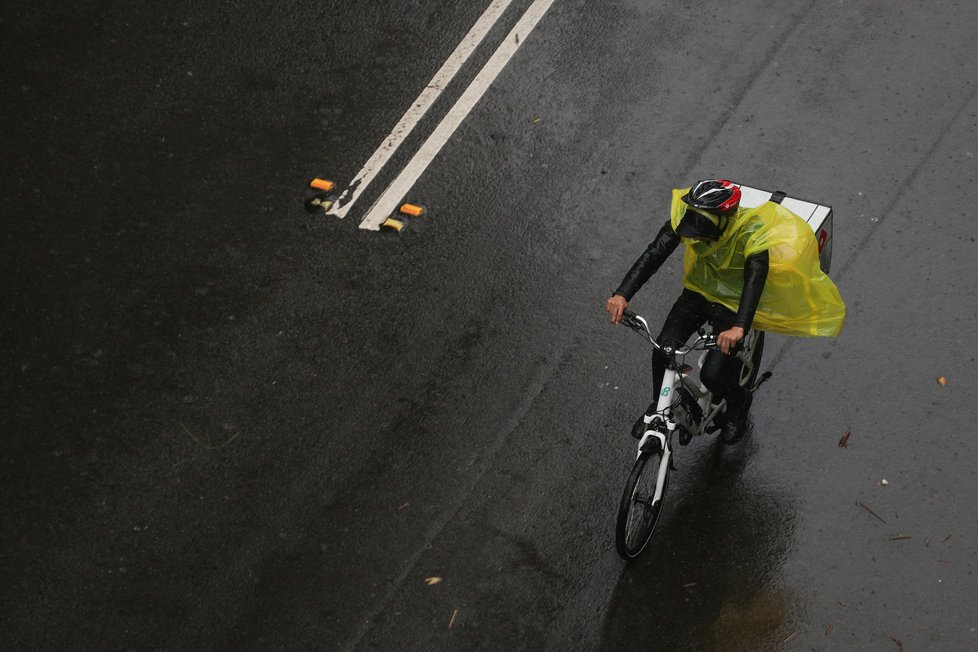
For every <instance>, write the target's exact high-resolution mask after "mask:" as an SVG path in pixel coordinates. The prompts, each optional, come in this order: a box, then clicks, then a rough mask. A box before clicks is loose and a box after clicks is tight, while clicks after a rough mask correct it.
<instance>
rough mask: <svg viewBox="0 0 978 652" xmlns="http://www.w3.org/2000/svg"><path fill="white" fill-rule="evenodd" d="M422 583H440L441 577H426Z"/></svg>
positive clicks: (431, 584) (432, 584) (430, 584)
mask: <svg viewBox="0 0 978 652" xmlns="http://www.w3.org/2000/svg"><path fill="white" fill-rule="evenodd" d="M424 583H425V584H427V585H428V586H434V585H435V584H441V578H440V577H428V578H426V579H425V581H424Z"/></svg>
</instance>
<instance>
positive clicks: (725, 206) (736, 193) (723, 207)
mask: <svg viewBox="0 0 978 652" xmlns="http://www.w3.org/2000/svg"><path fill="white" fill-rule="evenodd" d="M719 181H720V183H722V184H723V186H724V187H725V188H730V190H732V191H733V194H732V195H730V199H728V200H727V201H725V202H723V203H722V204H720V205H719V206H717V210H719V211H727V210H730V209H731V208H733V207H734V206H736V205H737V204H739V203H740V194H741V193H740V188H738V187H737V186H735V185H734V184H732V183H731V182H729V181H726V180H723V179H720V180H719Z"/></svg>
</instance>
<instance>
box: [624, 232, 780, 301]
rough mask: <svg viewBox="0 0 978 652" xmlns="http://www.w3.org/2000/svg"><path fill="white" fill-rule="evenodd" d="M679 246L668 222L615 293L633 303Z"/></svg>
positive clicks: (677, 239)
mask: <svg viewBox="0 0 978 652" xmlns="http://www.w3.org/2000/svg"><path fill="white" fill-rule="evenodd" d="M678 246H679V234H677V233H676V232H675V231H674V230H673V228H672V224H671V223H670V222H669V221H666V223H665V224H664V225H663V226H662V228H661V229H659V233H658V235H656V236H655V240H653V241H652V244H650V245H649V246H648V248H647V249H646V250H645V253H643V254H642V255H641V256H639V257H638V260H636V261H635V264H634V265H632V268H631V269H630V270H628V273H627V274H625V278H624V279H622V281H621V283H620V284H619V285H618V289H617V290H615V292H614V293H615V294H620V295H621V296H623V297H625V300H626V301H631V300H632V297H633V296H634V295H635V293H636V292H638V290H639V288H641V287H642V286H643V285H644V284H645V282H646V281H647V280H649V278H651V277H652V275H653V274H655V273H656V272H657V271H658V269H659V268H660V267H662V263H664V262H665V261H666V258H668V257H669V255H670V254H671V253H672V252H674V251H675V250H676V247H678ZM765 269H766V268H765Z"/></svg>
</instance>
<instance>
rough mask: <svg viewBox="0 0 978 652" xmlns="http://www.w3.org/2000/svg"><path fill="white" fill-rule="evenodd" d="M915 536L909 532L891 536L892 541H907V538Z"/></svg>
mask: <svg viewBox="0 0 978 652" xmlns="http://www.w3.org/2000/svg"><path fill="white" fill-rule="evenodd" d="M912 538H913V537H912V536H910V535H909V534H898V535H896V536H895V537H890V541H906V540H907V539H912Z"/></svg>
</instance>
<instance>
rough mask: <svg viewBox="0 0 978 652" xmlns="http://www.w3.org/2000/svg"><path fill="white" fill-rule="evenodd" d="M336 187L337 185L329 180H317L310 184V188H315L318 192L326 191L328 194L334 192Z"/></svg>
mask: <svg viewBox="0 0 978 652" xmlns="http://www.w3.org/2000/svg"><path fill="white" fill-rule="evenodd" d="M334 185H335V184H334V183H333V182H332V181H330V180H329V179H319V178H316V179H313V180H312V181H310V182H309V187H310V188H315V189H316V190H325V191H326V192H329V191H330V190H332V189H333V186H334Z"/></svg>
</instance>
